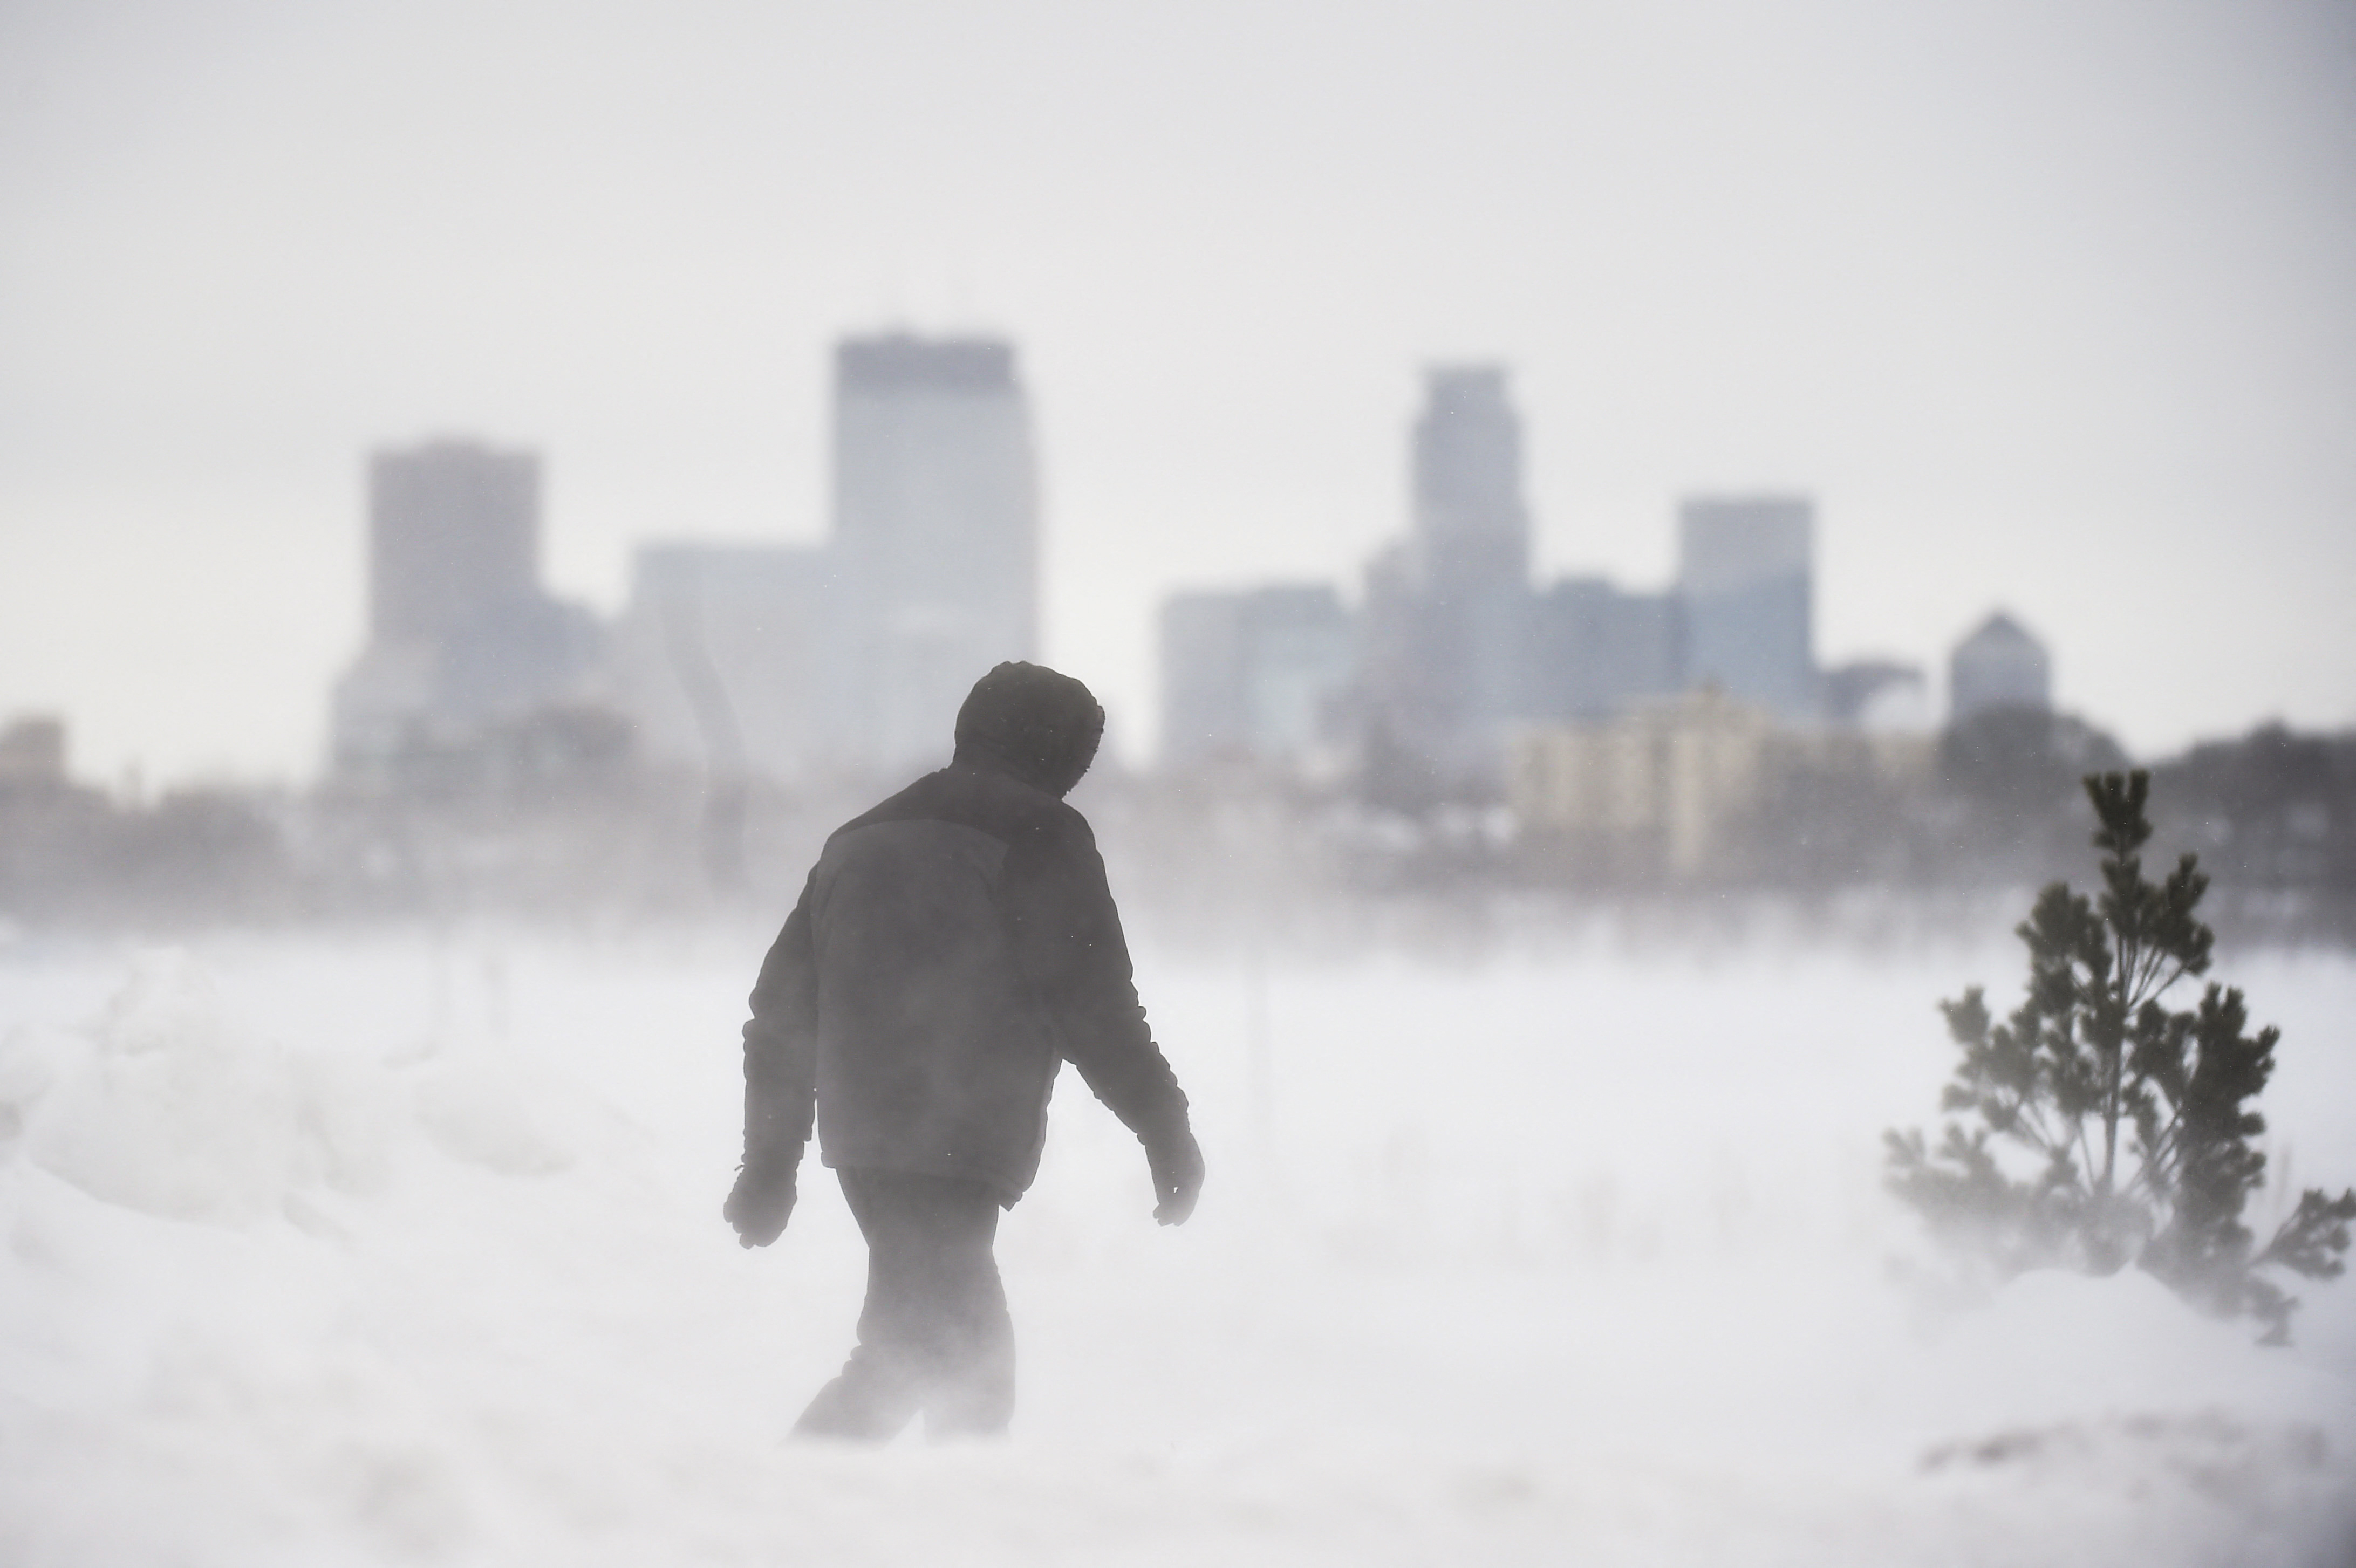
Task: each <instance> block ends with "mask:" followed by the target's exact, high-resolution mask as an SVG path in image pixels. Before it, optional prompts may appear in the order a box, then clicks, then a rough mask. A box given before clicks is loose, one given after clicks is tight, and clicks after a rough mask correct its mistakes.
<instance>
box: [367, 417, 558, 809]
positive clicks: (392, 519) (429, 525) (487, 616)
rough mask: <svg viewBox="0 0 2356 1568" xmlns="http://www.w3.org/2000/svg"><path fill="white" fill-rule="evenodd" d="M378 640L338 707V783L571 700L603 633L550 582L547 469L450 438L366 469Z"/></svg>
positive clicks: (392, 454) (372, 623) (385, 455)
mask: <svg viewBox="0 0 2356 1568" xmlns="http://www.w3.org/2000/svg"><path fill="white" fill-rule="evenodd" d="M368 538H369V641H368V645H367V646H366V647H365V648H364V649H363V650H362V651H361V654H360V656H359V659H358V660H357V661H355V662H354V664H353V665H352V667H350V669H348V671H347V672H346V673H345V675H344V677H343V678H342V680H341V681H339V682H338V683H337V688H336V696H335V722H334V750H335V761H336V765H337V769H338V771H341V772H345V773H351V772H353V771H355V770H359V771H362V772H365V771H367V770H368V769H369V768H370V767H372V766H374V765H376V764H378V763H383V762H384V761H385V760H386V759H388V758H390V757H391V755H392V754H393V753H394V752H397V751H399V750H400V749H401V748H402V747H404V746H409V745H413V744H416V743H419V742H421V741H436V742H439V741H448V740H450V739H453V738H455V737H458V736H460V735H462V734H463V732H465V731H467V730H469V729H470V728H472V727H477V726H479V725H480V724H482V723H483V722H485V721H487V720H494V719H498V718H501V717H507V716H512V715H514V714H518V713H521V712H525V711H528V710H530V709H533V708H535V707H539V706H541V705H544V704H547V703H550V702H552V701H556V700H559V699H562V698H563V697H564V696H566V695H567V693H568V692H569V691H570V690H571V689H572V688H573V686H574V685H575V684H576V683H577V682H578V681H579V680H580V679H581V678H582V677H583V676H584V673H585V672H586V671H587V670H588V668H589V667H590V666H591V664H592V663H593V662H594V659H595V657H596V655H597V651H598V641H599V632H598V628H597V625H596V623H595V622H594V620H593V619H592V618H591V617H590V615H589V613H587V612H586V611H584V610H583V609H581V608H580V607H579V606H576V605H572V604H565V603H560V602H558V601H557V600H554V599H552V598H551V597H550V596H549V595H548V594H547V592H545V591H543V590H542V588H541V583H540V459H539V458H538V457H537V456H535V455H533V454H532V453H524V452H509V451H501V450H499V449H497V448H494V447H490V446H487V445H484V444H482V443H477V442H470V441H458V440H441V441H430V442H426V443H423V444H421V445H417V446H413V447H408V448H404V449H398V450H389V451H384V452H380V453H376V454H374V455H373V456H372V457H371V458H370V459H369V470H368Z"/></svg>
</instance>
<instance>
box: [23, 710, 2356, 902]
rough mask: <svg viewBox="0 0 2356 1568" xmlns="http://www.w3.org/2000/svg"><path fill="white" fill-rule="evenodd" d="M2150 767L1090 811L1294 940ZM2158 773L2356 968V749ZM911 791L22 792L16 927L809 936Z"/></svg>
mask: <svg viewBox="0 0 2356 1568" xmlns="http://www.w3.org/2000/svg"><path fill="white" fill-rule="evenodd" d="M2125 764H2126V757H2125V755H2124V753H2123V752H2121V751H2120V749H2119V748H2118V747H2117V746H2116V745H2115V743H2114V742H2112V741H2110V740H2109V739H2108V738H2107V737H2105V736H2104V735H2103V734H2102V733H2101V732H2099V731H2095V730H2094V729H2092V728H2091V727H2089V726H2087V725H2085V724H2084V723H2083V722H2080V721H2078V720H2073V719H2071V718H2068V717H2066V716H2061V715H2053V714H2048V713H2044V712H2041V711H2037V710H2033V709H1997V710H1991V711H1987V712H1984V713H1981V714H1978V715H1976V716H1975V717H1974V718H1973V719H1972V720H1968V721H1966V722H1965V723H1964V724H1962V725H1960V726H1958V727H1957V728H1955V729H1953V730H1951V731H1947V732H1946V733H1945V734H1944V735H1942V736H1940V737H1939V738H1938V741H1937V744H1936V751H1935V761H1934V763H1933V765H1932V766H1931V767H1930V768H1929V770H1928V772H1927V773H1913V774H1904V775H1893V774H1890V773H1874V772H1871V771H1859V770H1825V769H1814V770H1812V769H1809V768H1804V767H1794V768H1791V769H1787V770H1785V771H1784V772H1783V773H1777V774H1774V775H1772V776H1771V777H1769V778H1767V779H1766V780H1765V782H1764V783H1763V784H1762V785H1761V787H1759V788H1758V789H1757V790H1756V791H1754V792H1753V795H1752V796H1751V804H1750V805H1748V806H1746V807H1745V808H1744V810H1743V811H1742V812H1741V814H1740V816H1736V817H1735V818H1733V819H1731V820H1730V821H1729V822H1727V823H1725V824H1724V825H1723V826H1722V829H1721V830H1720V831H1719V832H1718V833H1717V835H1716V836H1715V837H1713V839H1712V841H1711V842H1712V848H1711V852H1710V853H1709V855H1708V857H1707V859H1704V860H1702V861H1701V862H1700V863H1699V864H1697V865H1692V866H1686V867H1681V868H1680V869H1677V870H1676V872H1674V873H1672V872H1671V871H1669V870H1667V869H1665V868H1664V867H1663V866H1662V865H1661V864H1660V862H1659V861H1657V860H1656V859H1648V858H1647V857H1646V856H1644V855H1642V854H1636V853H1630V854H1622V855H1614V854H1610V853H1602V854H1598V853H1593V852H1581V853H1569V852H1567V851H1566V850H1565V848H1564V847H1563V846H1562V845H1560V844H1558V843H1554V842H1550V841H1549V840H1547V838H1546V837H1544V836H1543V835H1540V834H1535V833H1530V832H1525V831H1522V830H1521V829H1520V827H1519V825H1517V824H1516V823H1515V821H1514V819H1513V816H1512V814H1511V813H1510V812H1509V811H1508V810H1507V809H1506V808H1505V806H1504V805H1501V804H1499V803H1498V802H1497V801H1495V800H1481V799H1464V800H1454V801H1451V800H1447V799H1438V798H1427V799H1419V800H1416V801H1414V802H1413V803H1412V804H1411V805H1401V804H1400V803H1399V800H1398V792H1397V791H1396V790H1387V789H1386V788H1384V787H1381V784H1382V781H1380V780H1375V781H1369V780H1368V779H1367V778H1365V777H1363V776H1362V777H1357V778H1345V779H1342V780H1338V781H1332V782H1325V783H1319V784H1311V783H1307V782H1303V781H1301V780H1300V779H1298V778H1294V777H1290V776H1287V775H1284V774H1280V773H1263V772H1253V771H1250V770H1248V769H1239V768H1227V769H1211V770H1203V771H1197V772H1192V773H1158V774H1122V773H1118V772H1115V771H1113V770H1111V769H1109V768H1108V769H1105V770H1103V771H1102V772H1101V773H1099V774H1098V775H1097V776H1092V777H1091V778H1090V779H1088V780H1087V781H1086V782H1085V783H1084V784H1082V785H1081V788H1080V790H1079V792H1078V793H1077V794H1076V795H1075V801H1076V804H1078V805H1081V806H1082V807H1083V808H1084V809H1085V810H1086V811H1087V814H1088V816H1089V817H1090V819H1091V820H1092V821H1093V822H1094V824H1095V825H1096V828H1097V833H1098V840H1099V842H1100V843H1101V844H1102V846H1103V848H1104V850H1105V853H1106V857H1107V859H1108V862H1109V863H1110V864H1111V867H1112V870H1113V875H1114V878H1115V883H1116V888H1117V890H1118V891H1119V892H1120V894H1121V897H1122V899H1123V902H1124V906H1125V907H1129V908H1132V909H1133V910H1134V911H1135V912H1136V914H1135V918H1136V919H1137V920H1139V921H1141V922H1147V923H1152V922H1161V923H1163V924H1164V925H1165V926H1167V927H1171V928H1175V929H1193V930H1197V931H1205V932H1212V931H1215V932H1219V933H1226V934H1227V935H1230V936H1231V935H1233V933H1237V932H1238V931H1251V932H1268V933H1280V931H1281V928H1282V927H1284V926H1285V925H1286V924H1287V923H1292V922H1305V921H1311V920H1314V919H1316V918H1318V917H1319V912H1321V911H1323V912H1327V913H1331V912H1334V911H1337V910H1347V909H1349V908H1351V907H1353V906H1356V905H1365V904H1368V903H1371V902H1376V901H1391V902H1393V903H1397V902H1399V901H1427V902H1432V901H1437V902H1439V903H1443V904H1460V905H1461V904H1462V902H1463V901H1468V900H1473V901H1477V900H1479V899H1481V898H1483V897H1487V896H1490V895H1494V896H1496V897H1499V898H1504V899H1507V900H1521V901H1530V900H1539V901H1544V900H1548V899H1552V900H1556V901H1567V902H1569V903H1572V904H1576V905H1579V906H1580V907H1590V906H1594V905H1597V904H1609V903H1614V902H1617V903H1623V904H1624V903H1629V902H1632V901H1633V902H1641V903H1644V904H1647V905H1649V906H1664V907H1666V906H1675V905H1676V904H1678V903H1680V902H1681V901H1682V902H1687V903H1697V902H1699V901H1723V900H1724V899H1726V898H1727V897H1729V896H1730V895H1732V894H1748V893H1758V894H1762V895H1770V896H1775V895H1786V894H1788V895H1794V896H1797V897H1800V898H1803V899H1805V898H1820V897H1823V896H1826V895H1835V894H1842V893H1846V892H1848V891H1881V892H1888V893H1890V894H1897V895H1906V894H1912V893H1922V894H1948V893H1957V892H1963V893H1968V892H1971V891H1975V890H1995V889H2008V888H2020V887H2028V886H2032V885H2035V884H2038V883H2040V882H2042V881H2044V880H2050V879H2051V878H2054V877H2057V876H2070V877H2075V878H2080V879H2083V876H2084V875H2085V869H2086V866H2087V864H2088V857H2089V854H2090V853H2091V852H2090V851H2089V850H2088V848H2087V847H2086V825H2085V822H2084V812H2083V799H2082V797H2081V795H2080V794H2079V791H2078V786H2077V781H2078V779H2079V778H2080V776H2082V775H2083V774H2084V773H2090V772H2095V771H2101V770H2105V769H2113V768H2117V767H2121V766H2124V765H2125ZM2152 773H2153V785H2152V807H2151V810H2152V816H2153V819H2154V821H2155V822H2156V824H2157V825H2158V840H2157V842H2156V844H2155V846H2154V848H2155V850H2156V851H2158V852H2159V853H2162V854H2165V855H2167V856H2169V857H2171V858H2172V857H2173V856H2174V855H2175V854H2177V853H2179V852H2181V851H2185V850H2190V851H2194V852H2197V853H2198V854H2199V855H2200V857H2201V864H2202V867H2203V868H2204V869H2206V870H2207V871H2208V872H2209V873H2210V875H2211V877H2212V879H2213V880H2214V888H2215V891H2213V892H2212V894H2211V907H2212V908H2213V909H2214V910H2215V911H2216V914H2217V923H2218V924H2219V926H2220V928H2221V930H2222V932H2223V933H2225V934H2227V935H2229V936H2232V935H2236V934H2241V935H2250V936H2259V937H2265V938H2269V939H2282V940H2325V941H2331V942H2339V943H2348V942H2356V734H2333V735H2321V734H2302V733H2298V732H2295V731H2290V730H2287V729H2286V728H2284V727H2282V726H2280V725H2268V726H2265V727H2264V728H2261V729H2259V730H2256V731H2253V732H2252V733H2250V734H2248V735H2245V736H2243V737H2241V738H2239V739H2236V740H2231V741H2214V742H2210V743H2206V744H2202V745H2198V746H2195V747H2193V748H2192V749H2191V750H2190V751H2189V752H2185V753H2184V754H2183V755H2181V756H2179V757H2175V758H2172V759H2169V760H2167V761H2164V762H2160V763H2157V764H2154V765H2153V767H2152ZM887 787H889V786H888V785H887V784H883V783H881V782H880V781H873V780H860V779H834V780H826V781H819V782H816V783H809V782H806V783H804V784H802V785H800V786H798V787H795V788H786V787H783V786H779V785H776V784H767V783H764V782H762V781H759V780H728V779H723V780H717V781H714V780H710V779H706V778H702V777H699V776H693V775H691V774H687V773H680V772H679V771H676V770H664V769H659V768H655V767H652V766H649V765H648V764H647V763H645V762H644V761H643V759H642V758H641V757H640V756H639V755H638V753H637V750H636V748H635V747H634V746H633V744H632V743H631V737H630V735H629V732H628V731H627V729H626V727H624V726H622V725H620V724H619V722H618V721H617V720H613V719H612V718H611V717H610V716H609V715H605V714H602V713H597V712H594V711H565V710H552V711H548V712H543V713H540V714H536V715H533V716H530V717H529V718H526V719H523V720H516V721H514V722H512V723H510V724H508V725H505V726H501V727H499V728H498V729H495V730H493V731H487V732H485V733H484V734H481V735H479V736H477V737H475V738H474V739H473V740H471V741H468V742H466V743H465V744H463V745H445V746H441V747H434V748H428V747H420V748H418V749H417V750H416V751H415V753H414V754H413V755H411V756H409V757H408V758H407V759H406V760H405V762H404V763H403V765H402V767H401V768H400V769H398V770H395V771H392V772H390V773H386V774H385V775H383V776H381V777H379V778H376V779H373V780H371V781H370V782H369V785H368V786H367V787H366V788H359V787H356V786H352V785H349V784H346V785H342V786H337V785H328V786H323V787H321V788H319V789H317V790H315V791H312V792H310V793H308V794H302V795H296V794H290V793H285V792H251V791H239V790H232V789H225V788H212V789H187V790H179V791H175V792H171V793H167V794H164V795H160V796H158V797H157V798H155V799H153V800H125V799H120V798H116V797H113V796H111V795H106V794H104V793H102V792H100V791H97V790H94V789H91V788H88V787H85V786H81V785H78V784H73V783H71V782H70V781H67V780H65V779H64V778H62V777H44V776H37V775H36V776H30V777H27V776H0V929H5V928H6V927H11V926H13V927H15V928H17V929H20V930H27V931H39V930H46V929H54V928H78V927H86V928H98V927H117V926H149V927H171V926H180V925H187V924H198V923H241V924H263V925H267V924H274V923H292V922H298V921H312V920H366V919H378V918H413V917H420V916H423V917H455V916H462V915H469V914H505V915H513V916H518V917H523V918H533V919H552V920H567V921H573V920H582V919H594V918H609V917H610V918H616V919H641V918H646V919H660V918H669V917H691V916H696V915H700V914H702V913H707V912H712V911H714V910H726V909H733V910H738V911H744V912H760V911H764V910H769V911H781V910H782V909H783V908H784V907H785V905H786V904H787V903H789V902H790V901H791V899H792V897H793V895H794V893H795V891H797V890H798V887H799V884H800V880H801V878H802V875H803V873H804V871H805V870H806V869H808V866H809V862H810V860H811V859H812V858H813V857H814V856H815V854H816V852H817V849H818V848H819V844H820V843H821V842H822V841H823V838H824V836H825V834H826V833H827V832H828V831H830V829H831V828H832V827H835V826H836V825H837V824H838V823H840V822H841V821H842V820H844V819H846V818H847V817H849V816H851V815H853V814H854V813H856V812H858V811H859V810H862V809H863V808H864V807H865V806H866V805H868V804H871V803H872V801H873V798H874V796H875V795H877V794H879V793H881V791H882V790H883V789H884V788H887ZM1605 848H1607V849H1608V848H1610V847H1609V846H1606V847H1605Z"/></svg>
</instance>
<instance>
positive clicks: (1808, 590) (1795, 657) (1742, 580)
mask: <svg viewBox="0 0 2356 1568" xmlns="http://www.w3.org/2000/svg"><path fill="white" fill-rule="evenodd" d="M1814 535H1815V504H1814V503H1813V502H1811V501H1810V500H1809V499H1808V498H1807V497H1805V496H1700V497H1696V498H1693V499H1690V500H1687V501H1686V502H1684V503H1683V504H1682V505H1681V506H1680V507H1678V509H1677V592H1678V594H1679V596H1680V597H1681V598H1682V599H1683V600H1684V601H1685V616H1686V678H1687V682H1688V683H1689V684H1691V685H1694V686H1697V687H1699V686H1715V687H1717V688H1719V690H1721V691H1723V692H1725V693H1726V694H1727V695H1728V696H1730V697H1732V698H1734V699H1736V700H1738V701H1741V702H1748V703H1751V704H1754V705H1756V706H1758V707H1761V708H1763V709H1767V710H1768V711H1770V712H1772V713H1773V714H1775V715H1777V716H1778V717H1779V718H1783V719H1785V720H1807V719H1812V718H1814V717H1815V714H1816V709H1817V701H1816V667H1815V630H1814V624H1813V615H1814V603H1813V602H1814V594H1815V588H1814V582H1813V578H1814V574H1815V540H1814Z"/></svg>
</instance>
